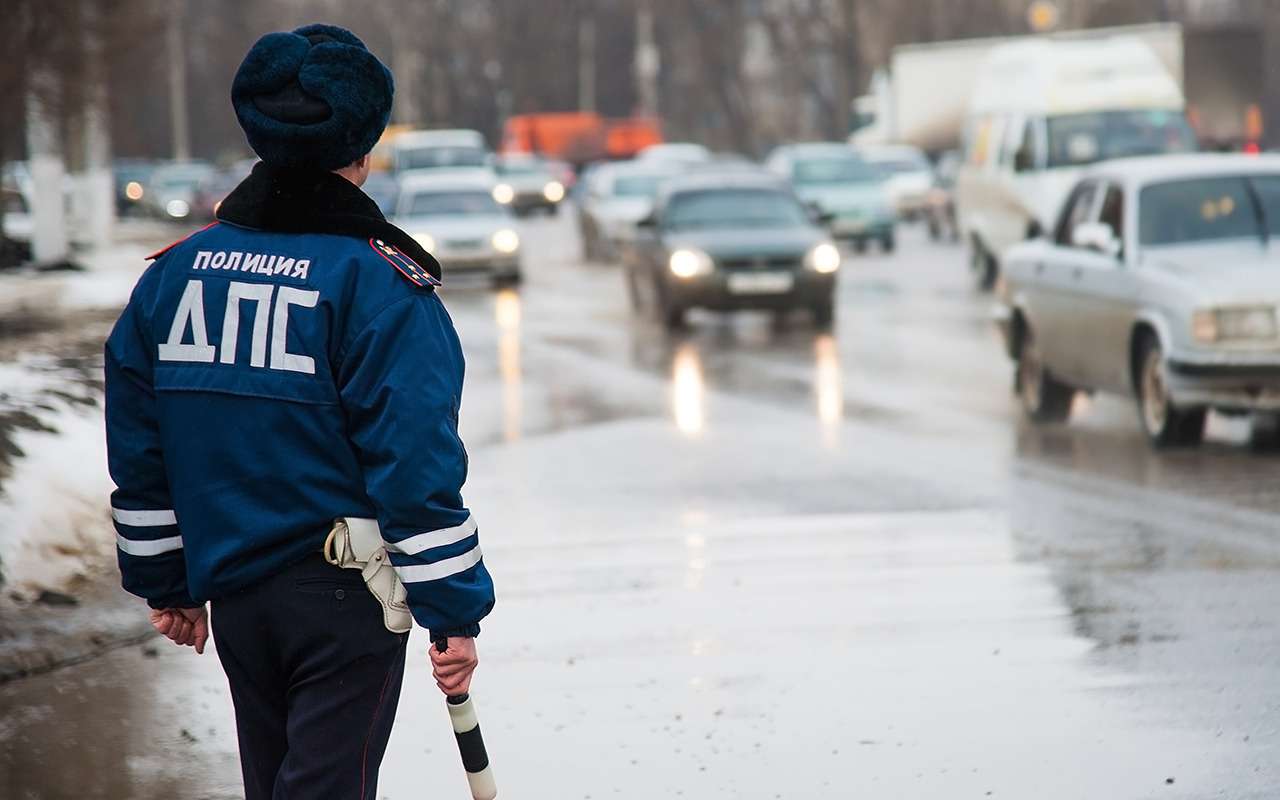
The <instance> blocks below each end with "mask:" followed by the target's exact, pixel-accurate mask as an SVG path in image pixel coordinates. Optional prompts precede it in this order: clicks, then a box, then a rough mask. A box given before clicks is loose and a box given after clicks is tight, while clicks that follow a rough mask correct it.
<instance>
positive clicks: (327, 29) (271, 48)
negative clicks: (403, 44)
mask: <svg viewBox="0 0 1280 800" xmlns="http://www.w3.org/2000/svg"><path fill="white" fill-rule="evenodd" d="M394 94H395V84H394V83H393V81H392V79H391V71H390V70H389V69H387V68H386V66H384V65H383V63H382V62H381V61H379V60H378V58H377V56H375V55H374V54H373V53H371V52H369V48H367V47H365V45H364V42H362V41H360V39H359V38H357V37H356V35H355V34H353V33H352V32H351V31H348V30H346V29H345V28H339V27H337V26H334V25H306V26H304V27H301V28H298V29H297V30H295V31H293V32H292V33H283V32H281V33H268V34H267V35H266V36H263V37H262V38H261V39H259V40H258V41H257V43H256V44H254V46H253V47H252V48H251V49H250V50H249V53H248V55H246V56H245V57H244V61H243V62H241V64H240V68H239V69H238V70H236V77H235V80H234V81H232V83H231V104H232V105H233V106H234V107H235V110H236V118H237V119H239V120H240V127H242V128H244V133H245V136H246V137H247V138H248V140H249V146H250V147H252V148H253V151H254V152H255V153H257V154H258V157H259V158H261V159H262V160H263V161H264V162H266V163H268V164H272V165H275V166H282V167H298V166H311V167H318V168H320V169H325V170H334V169H338V168H340V167H344V166H346V165H347V164H350V163H351V162H353V161H355V160H356V159H358V158H360V157H361V156H363V155H364V154H366V153H368V152H369V151H371V150H372V149H373V146H374V145H375V144H377V142H378V139H379V137H381V136H382V131H383V130H384V129H385V128H386V127H387V120H388V118H390V116H391V99H392V96H393V95H394Z"/></svg>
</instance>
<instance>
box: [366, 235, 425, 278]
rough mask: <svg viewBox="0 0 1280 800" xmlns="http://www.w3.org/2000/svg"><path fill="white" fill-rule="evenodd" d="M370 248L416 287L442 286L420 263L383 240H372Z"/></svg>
mask: <svg viewBox="0 0 1280 800" xmlns="http://www.w3.org/2000/svg"><path fill="white" fill-rule="evenodd" d="M369 246H370V247H372V248H373V249H374V251H375V252H376V253H377V254H378V255H380V256H382V257H383V258H384V259H386V260H387V262H388V263H390V264H391V266H393V267H395V268H396V269H397V270H398V271H399V272H400V274H401V275H403V276H405V277H406V278H408V280H409V282H410V283H412V284H413V285H414V286H441V285H442V284H441V283H440V281H438V280H436V279H435V278H434V277H432V275H431V273H429V272H427V271H426V270H425V269H423V268H422V267H421V266H419V265H418V262H416V261H414V260H413V259H412V258H409V257H408V256H407V255H405V254H404V252H403V251H402V250H400V248H398V247H396V246H395V245H393V244H390V243H389V242H385V241H383V240H382V239H370V240H369Z"/></svg>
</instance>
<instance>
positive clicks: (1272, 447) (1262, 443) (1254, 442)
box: [1249, 412, 1280, 453]
mask: <svg viewBox="0 0 1280 800" xmlns="http://www.w3.org/2000/svg"><path fill="white" fill-rule="evenodd" d="M1249 446H1250V447H1252V448H1253V449H1254V450H1257V451H1260V452H1266V453H1274V452H1276V451H1280V414H1264V413H1261V412H1259V413H1256V414H1254V415H1253V420H1252V421H1251V423H1250V426H1249Z"/></svg>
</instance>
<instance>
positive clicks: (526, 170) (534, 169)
mask: <svg viewBox="0 0 1280 800" xmlns="http://www.w3.org/2000/svg"><path fill="white" fill-rule="evenodd" d="M497 171H498V174H499V175H547V174H549V172H548V170H547V168H546V167H545V166H544V165H542V164H540V163H538V162H537V161H499V162H498V165H497Z"/></svg>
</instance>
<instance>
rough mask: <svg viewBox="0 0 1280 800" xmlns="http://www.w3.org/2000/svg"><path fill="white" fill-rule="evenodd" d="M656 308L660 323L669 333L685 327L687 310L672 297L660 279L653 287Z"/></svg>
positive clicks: (656, 280) (655, 281)
mask: <svg viewBox="0 0 1280 800" xmlns="http://www.w3.org/2000/svg"><path fill="white" fill-rule="evenodd" d="M653 297H654V308H655V310H656V311H657V312H658V322H660V323H662V327H664V328H666V329H667V330H668V331H678V330H680V329H681V328H683V327H684V323H685V311H687V309H686V308H685V307H684V306H682V305H680V304H679V303H678V302H676V300H675V299H674V298H673V297H671V295H669V294H668V293H667V291H666V287H664V286H663V285H662V283H661V281H659V280H658V279H656V278H655V279H654V286H653Z"/></svg>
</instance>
